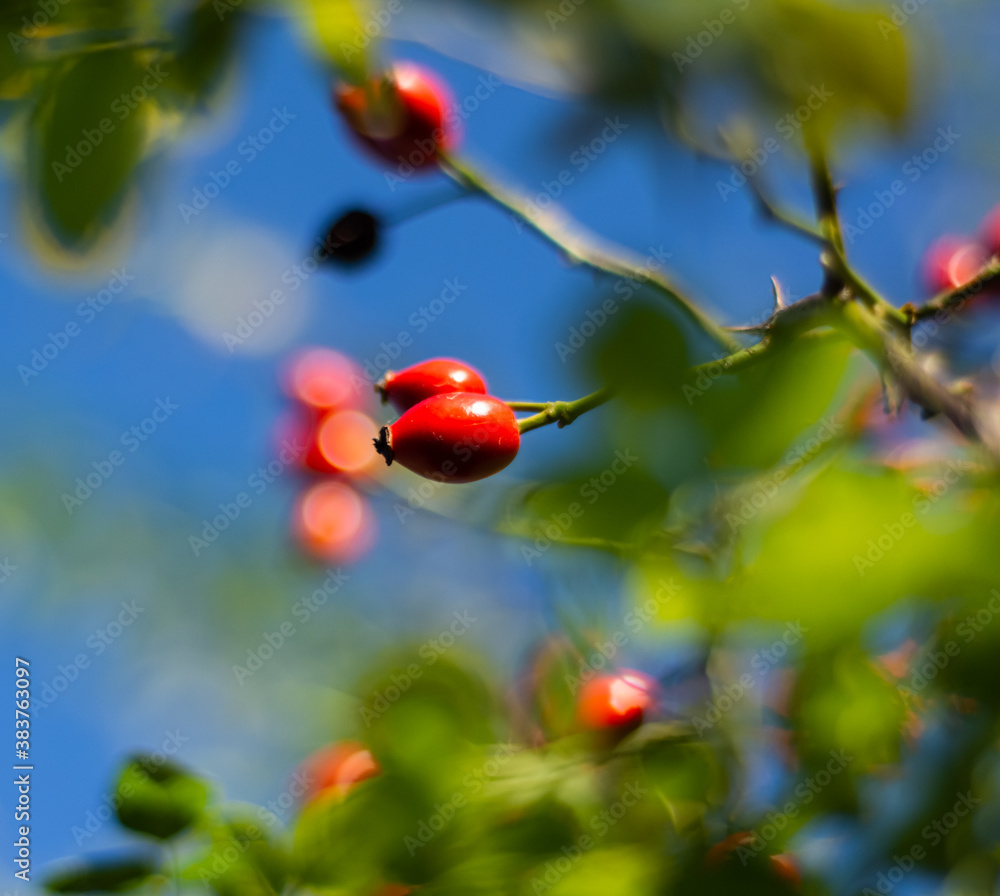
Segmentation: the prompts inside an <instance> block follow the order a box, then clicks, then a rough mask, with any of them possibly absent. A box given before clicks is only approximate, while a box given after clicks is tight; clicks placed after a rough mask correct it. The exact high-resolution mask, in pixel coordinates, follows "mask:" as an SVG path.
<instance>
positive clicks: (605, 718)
mask: <svg viewBox="0 0 1000 896" xmlns="http://www.w3.org/2000/svg"><path fill="white" fill-rule="evenodd" d="M655 694H656V681H655V680H654V679H652V678H650V677H649V676H648V675H644V674H643V673H642V672H636V671H634V670H631V669H623V670H622V671H620V672H618V673H616V674H614V675H602V676H599V677H598V678H592V679H591V680H590V681H588V682H587V683H586V684H584V686H583V688H582V689H581V691H580V696H579V700H578V702H577V716H578V718H579V720H580V723H581V724H582V725H583V727H584V728H587V729H589V730H591V731H601V730H605V729H616V730H620V731H623V732H627V731H631V730H632V729H634V728H638V727H639V725H641V724H642V722H643V720H644V719H645V717H646V715H647V713H649V712H650V711H651V710H652V709H653V708H654V707H655V706H656V697H655Z"/></svg>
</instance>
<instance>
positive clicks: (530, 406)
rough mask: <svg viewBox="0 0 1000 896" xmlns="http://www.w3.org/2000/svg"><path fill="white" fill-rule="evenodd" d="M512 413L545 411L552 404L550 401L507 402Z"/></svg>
mask: <svg viewBox="0 0 1000 896" xmlns="http://www.w3.org/2000/svg"><path fill="white" fill-rule="evenodd" d="M504 404H505V405H507V407H509V408H510V409H511V410H512V411H544V410H545V409H546V408H547V407H548V406H549V405H550V404H551V402H548V401H505V402H504Z"/></svg>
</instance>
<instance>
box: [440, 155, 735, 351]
mask: <svg viewBox="0 0 1000 896" xmlns="http://www.w3.org/2000/svg"><path fill="white" fill-rule="evenodd" d="M441 163H442V169H443V170H444V172H445V174H447V175H448V176H449V177H451V178H453V179H454V180H456V181H457V182H458V183H460V184H463V185H465V186H467V187H468V188H470V189H473V190H477V191H478V192H480V193H481V194H483V195H484V196H487V197H488V198H490V199H492V200H493V201H494V202H495V203H496V204H497V205H499V206H501V207H503V208H505V209H507V210H508V211H509V212H512V213H513V214H515V215H517V217H518V218H521V219H522V220H523V221H524V222H525V223H526V224H527V226H528V227H530V228H531V229H532V230H534V231H535V232H536V233H537V234H538V235H539V236H541V237H543V238H544V239H546V240H548V241H549V242H550V243H552V244H553V245H554V246H556V247H557V248H558V249H560V250H561V251H562V252H564V253H565V254H566V255H567V256H568V257H569V258H570V259H572V260H573V261H575V262H577V263H579V264H583V265H586V266H587V267H589V268H592V269H593V270H596V271H602V272H604V273H606V274H611V275H612V276H615V277H621V278H623V279H626V280H633V281H637V282H640V283H645V284H648V285H649V286H651V287H652V288H653V289H656V290H657V291H658V292H660V293H661V294H662V295H663V296H664V297H665V298H666V299H667V300H668V301H670V302H671V303H672V304H673V305H674V306H675V307H676V308H677V309H678V310H679V311H680V312H681V313H682V314H684V315H685V316H686V317H687V318H688V319H689V320H690V321H692V322H693V323H694V324H696V325H697V326H698V327H699V328H700V329H701V330H702V331H703V332H704V333H706V334H707V335H708V336H710V337H711V338H712V339H713V340H714V341H715V342H717V343H718V344H719V345H721V346H723V347H724V348H726V349H728V350H729V351H736V350H738V349H739V348H740V347H741V343H740V342H739V340H738V339H737V338H736V337H735V336H733V334H732V333H729V332H727V331H726V330H725V329H724V328H723V327H722V326H720V325H719V324H718V323H716V322H715V321H714V320H713V319H712V318H711V317H710V316H709V315H708V314H706V313H705V312H704V311H703V310H702V309H701V308H700V307H698V305H697V304H695V303H694V302H693V301H691V300H690V299H688V298H685V297H684V296H683V295H682V294H681V292H680V289H679V288H678V287H677V286H676V285H675V284H674V283H673V282H672V281H671V280H670V279H669V278H668V277H667V275H666V274H665V273H664V272H663V270H661V269H660V268H659V266H658V265H655V264H650V263H648V262H646V261H645V260H643V259H642V258H640V257H639V256H638V255H636V254H635V253H633V252H631V251H629V250H627V249H623V248H622V247H620V246H616V245H614V244H612V243H608V242H606V241H604V240H602V239H600V238H599V237H598V236H596V235H595V234H592V233H589V232H588V231H586V230H585V229H584V228H583V227H581V226H580V224H579V223H577V222H576V221H574V220H573V219H572V218H571V217H569V215H567V214H566V213H565V212H564V211H562V209H559V208H557V207H556V206H554V205H550V206H546V207H545V208H544V209H542V208H539V207H538V206H536V205H535V204H534V203H532V202H531V201H530V200H528V199H526V198H525V197H523V196H521V195H520V194H519V193H518V192H517V191H516V190H514V189H512V188H510V187H508V186H506V185H504V184H501V183H500V182H499V181H497V180H494V179H493V178H491V177H488V176H487V175H485V174H484V173H482V172H481V171H478V170H476V169H474V168H473V167H472V166H471V165H469V163H468V162H464V161H461V160H459V159H456V158H454V157H453V156H448V155H444V154H442V158H441Z"/></svg>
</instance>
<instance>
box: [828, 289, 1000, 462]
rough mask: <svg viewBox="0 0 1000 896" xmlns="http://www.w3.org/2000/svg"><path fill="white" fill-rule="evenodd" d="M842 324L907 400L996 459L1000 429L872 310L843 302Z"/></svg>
mask: <svg viewBox="0 0 1000 896" xmlns="http://www.w3.org/2000/svg"><path fill="white" fill-rule="evenodd" d="M843 326H844V329H845V331H846V332H847V333H848V335H849V336H850V337H851V338H852V339H853V341H854V342H855V344H856V345H857V346H858V347H859V348H861V349H863V350H864V351H865V352H866V353H867V354H869V355H870V356H871V357H872V359H873V360H874V361H875V362H876V364H878V365H879V367H880V368H881V369H883V370H888V371H889V372H890V373H891V374H892V375H893V377H894V379H895V380H896V382H897V383H899V385H900V386H901V387H902V389H903V390H904V392H905V393H906V395H907V397H908V398H909V399H910V400H911V401H913V402H914V403H915V404H916V405H918V406H919V407H922V408H924V409H926V410H928V411H932V412H934V413H939V414H942V415H943V416H944V417H946V418H947V419H948V420H949V421H950V422H951V423H952V425H953V426H954V427H955V428H956V429H957V430H958V431H959V432H960V433H962V435H964V436H965V437H966V438H967V439H968V440H969V441H971V442H978V443H979V444H981V445H982V446H983V447H984V448H985V449H986V450H987V451H988V452H989V453H990V454H991V455H992V456H993V458H994V459H995V460H1000V431H998V428H997V426H996V425H995V424H994V423H993V421H992V420H990V419H989V418H987V417H984V416H983V415H981V414H980V412H979V409H978V408H977V407H976V405H975V404H974V403H973V402H972V401H971V400H969V399H968V398H967V397H965V396H963V395H960V394H957V393H955V392H953V391H951V390H950V389H948V387H947V386H946V385H944V384H943V383H941V382H939V381H938V380H936V379H935V378H934V377H933V376H932V375H931V374H930V373H929V372H928V371H927V370H926V368H924V367H923V366H922V365H921V364H920V363H919V361H918V360H917V358H916V357H915V356H914V354H913V350H912V348H911V347H910V345H909V344H908V343H905V342H903V340H901V339H900V338H899V336H897V335H896V333H894V332H893V331H891V330H890V329H887V328H886V326H885V324H884V322H883V321H881V320H880V319H879V318H878V317H877V316H876V314H875V312H874V311H873V310H872V309H869V308H866V307H864V306H863V305H859V304H858V303H856V302H849V303H847V304H845V305H844V306H843Z"/></svg>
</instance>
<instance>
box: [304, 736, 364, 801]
mask: <svg viewBox="0 0 1000 896" xmlns="http://www.w3.org/2000/svg"><path fill="white" fill-rule="evenodd" d="M379 771H380V769H379V766H378V763H377V762H376V761H375V759H374V758H373V757H372V754H371V753H370V752H368V750H367V749H365V748H364V747H363V746H362V745H361V744H359V743H355V742H354V741H350V740H344V741H340V742H339V743H335V744H330V745H329V746H326V747H323V748H321V749H319V750H317V751H316V752H315V753H313V754H312V755H311V756H309V757H308V758H307V759H306V760H305V762H303V763H302V765H301V766H300V767H299V774H300V776H301V777H302V778H303V779H304V785H305V793H304V794H303V800H304V801H305V802H307V803H309V802H312V801H313V800H315V799H317V798H318V797H320V796H326V795H328V794H329V795H333V794H336V795H337V796H340V797H343V796H345V795H346V794H347V792H348V791H349V790H351V789H352V788H353V787H354V786H355V785H356V784H358V783H359V782H361V781H364V780H366V779H367V778H373V777H374V776H375V775H377V774H378V773H379Z"/></svg>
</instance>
